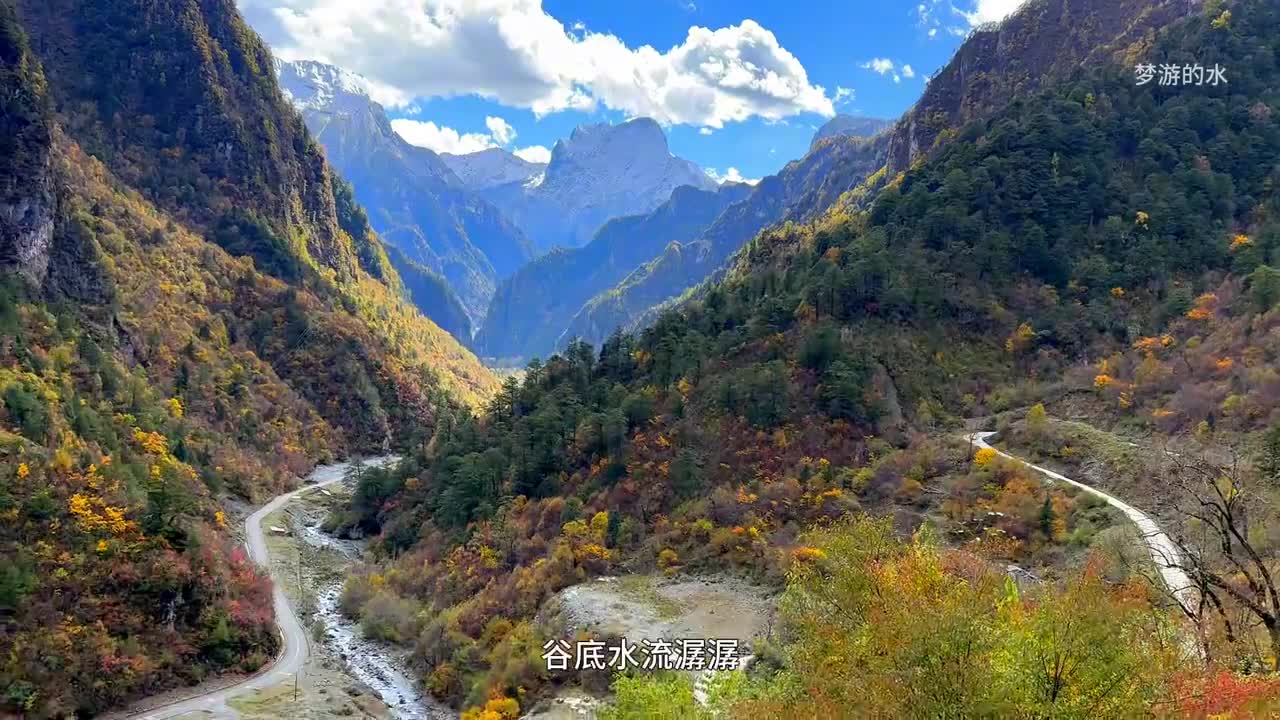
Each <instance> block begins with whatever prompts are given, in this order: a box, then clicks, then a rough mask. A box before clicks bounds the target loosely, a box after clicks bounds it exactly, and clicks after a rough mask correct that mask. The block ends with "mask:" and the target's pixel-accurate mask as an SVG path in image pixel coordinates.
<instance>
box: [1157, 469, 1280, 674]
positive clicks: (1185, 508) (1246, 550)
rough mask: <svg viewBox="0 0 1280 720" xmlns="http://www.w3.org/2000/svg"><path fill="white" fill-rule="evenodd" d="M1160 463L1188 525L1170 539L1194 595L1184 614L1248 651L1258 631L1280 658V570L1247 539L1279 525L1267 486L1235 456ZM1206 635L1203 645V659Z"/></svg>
mask: <svg viewBox="0 0 1280 720" xmlns="http://www.w3.org/2000/svg"><path fill="white" fill-rule="evenodd" d="M1164 457H1165V466H1166V469H1167V473H1168V474H1167V477H1168V481H1169V484H1170V486H1171V487H1172V488H1173V489H1174V490H1175V491H1176V493H1177V497H1176V500H1177V509H1178V512H1179V514H1181V515H1182V517H1183V519H1184V521H1185V522H1184V523H1182V526H1181V527H1180V528H1179V529H1178V530H1177V531H1176V534H1175V537H1174V541H1175V543H1176V544H1177V545H1178V546H1179V549H1180V551H1181V552H1180V555H1181V557H1179V558H1176V559H1174V563H1176V565H1177V567H1179V568H1180V569H1181V570H1182V571H1183V572H1185V573H1186V575H1187V577H1188V578H1189V579H1190V580H1191V582H1192V584H1193V585H1194V586H1195V587H1196V588H1197V589H1198V590H1199V599H1198V604H1199V607H1198V608H1183V610H1184V611H1185V612H1187V613H1188V615H1195V614H1196V613H1197V611H1198V619H1200V620H1204V621H1207V620H1209V619H1210V618H1216V619H1217V621H1218V622H1219V623H1220V624H1221V626H1222V629H1223V632H1224V635H1225V638H1226V640H1227V641H1228V642H1229V643H1231V644H1233V645H1237V644H1238V643H1240V642H1242V641H1243V642H1244V643H1245V644H1249V643H1251V642H1252V640H1253V637H1254V630H1256V629H1257V628H1258V627H1259V626H1260V627H1262V628H1264V629H1265V630H1266V634H1267V642H1268V643H1269V645H1270V652H1271V654H1272V655H1273V656H1276V657H1280V592H1277V586H1276V581H1275V576H1276V573H1277V571H1278V570H1280V568H1278V566H1277V562H1276V559H1275V558H1274V557H1272V556H1271V553H1270V550H1269V548H1266V547H1262V546H1260V544H1259V542H1258V541H1257V540H1256V539H1255V537H1254V536H1253V535H1252V534H1251V532H1250V531H1251V529H1252V528H1254V527H1261V525H1260V524H1262V523H1267V522H1268V521H1274V520H1275V519H1276V518H1275V514H1274V512H1273V510H1274V508H1273V507H1272V503H1271V498H1270V497H1269V493H1268V488H1267V487H1266V483H1265V481H1264V480H1263V478H1261V477H1260V475H1259V474H1258V472H1257V471H1256V469H1255V468H1254V467H1252V466H1251V465H1250V464H1249V463H1248V462H1246V461H1245V459H1244V457H1243V455H1242V453H1241V452H1240V450H1239V449H1238V448H1230V449H1228V450H1227V451H1226V453H1225V454H1224V455H1222V456H1219V457H1213V456H1211V455H1210V453H1208V452H1207V451H1201V452H1199V453H1197V454H1187V453H1181V452H1179V453H1174V452H1168V451H1166V452H1165V453H1164ZM1193 619H1197V618H1195V617H1193ZM1204 630H1205V629H1204V628H1202V632H1201V642H1202V643H1203V644H1204V650H1205V653H1206V657H1208V644H1207V639H1206V637H1207V634H1206V633H1205V632H1204ZM1256 656H1257V653H1255V657H1256Z"/></svg>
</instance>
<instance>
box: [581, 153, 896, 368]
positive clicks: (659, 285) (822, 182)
mask: <svg viewBox="0 0 1280 720" xmlns="http://www.w3.org/2000/svg"><path fill="white" fill-rule="evenodd" d="M885 146H886V140H885V136H883V135H880V136H877V137H875V138H872V139H863V138H855V137H852V136H846V135H837V136H833V137H832V138H831V139H829V140H827V141H825V142H822V143H819V144H818V145H817V146H816V147H815V148H814V149H813V150H811V151H809V153H808V154H806V155H805V156H804V157H803V158H801V159H800V160H793V161H792V162H790V163H787V165H786V167H784V168H783V169H782V171H781V172H779V173H778V174H777V175H770V176H768V177H766V178H764V179H762V180H761V181H760V182H759V183H757V184H756V185H755V186H754V187H753V188H752V189H751V192H750V194H749V195H748V196H747V197H746V198H745V199H743V200H742V201H741V202H738V203H735V204H733V205H730V206H729V207H727V208H726V209H725V210H724V211H723V212H722V213H721V214H720V215H719V216H718V217H717V218H716V219H715V221H714V222H712V223H711V224H710V225H709V226H708V227H707V228H706V229H704V230H703V231H702V232H701V233H699V234H698V235H697V237H695V238H693V239H692V240H690V241H688V242H685V243H676V244H668V245H666V246H665V249H664V250H663V252H662V253H661V254H660V255H657V256H655V257H654V258H653V259H652V260H650V261H648V262H647V263H646V264H644V265H643V266H642V267H640V268H639V269H637V270H636V271H635V272H633V273H631V274H630V275H628V276H627V277H626V278H625V279H624V280H623V281H621V282H620V283H618V284H617V285H615V286H613V287H611V288H609V289H607V290H604V291H602V292H600V293H598V294H596V295H595V296H593V297H592V298H591V299H590V300H589V301H587V302H586V303H584V304H583V305H582V306H581V307H580V308H579V309H578V311H577V312H576V313H575V314H574V316H573V319H572V320H571V321H570V322H569V326H568V328H567V329H566V330H565V331H564V333H563V334H562V336H561V344H560V346H561V347H563V345H564V343H566V342H568V341H569V340H572V339H574V338H579V339H582V340H585V341H587V342H590V343H600V342H602V341H603V340H604V338H606V337H608V336H609V334H610V333H612V332H613V331H614V330H615V329H617V328H624V329H628V330H630V329H635V328H636V326H637V323H638V322H639V321H640V320H641V318H643V317H646V316H647V315H646V313H647V312H648V311H649V310H650V309H651V308H654V307H656V306H659V305H661V304H663V303H665V302H667V301H669V300H672V299H674V298H677V297H679V296H680V295H681V294H682V293H684V292H685V291H686V290H687V289H689V288H692V287H693V286H695V285H697V284H698V283H701V282H702V281H704V280H705V279H706V278H708V277H709V276H710V275H711V274H712V273H713V272H715V271H716V270H717V269H718V268H719V267H720V266H721V265H722V264H723V263H724V262H725V261H726V260H727V259H728V258H729V257H730V256H731V255H732V254H733V253H734V252H736V251H737V250H738V248H739V247H741V246H742V244H743V243H745V242H746V241H747V240H749V239H750V238H752V237H753V236H755V234H756V233H758V232H760V230H762V229H763V228H765V227H768V226H770V225H773V224H775V223H779V222H783V221H784V220H793V221H797V222H806V221H809V220H811V219H813V218H814V217H815V216H816V215H817V214H818V213H821V212H822V211H823V210H825V209H826V208H827V207H829V206H830V205H831V204H832V203H834V202H835V201H836V200H837V199H838V198H839V197H840V196H841V194H842V193H844V192H845V191H847V190H849V189H851V188H853V187H855V186H856V185H857V184H858V183H860V182H862V181H863V180H865V179H866V178H867V177H869V176H871V175H872V174H873V173H874V172H875V171H876V169H877V168H879V167H881V166H882V165H883V164H884V159H885V154H884V153H885ZM650 317H651V316H650Z"/></svg>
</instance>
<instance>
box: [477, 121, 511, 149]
mask: <svg viewBox="0 0 1280 720" xmlns="http://www.w3.org/2000/svg"><path fill="white" fill-rule="evenodd" d="M484 126H485V127H487V128H489V134H490V135H492V136H493V140H494V142H496V143H498V144H499V145H509V144H511V141H512V140H515V139H516V129H515V128H513V127H511V126H510V125H508V124H507V121H506V120H503V119H502V118H500V117H493V116H489V117H486V118H485V119H484Z"/></svg>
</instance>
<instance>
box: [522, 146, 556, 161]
mask: <svg viewBox="0 0 1280 720" xmlns="http://www.w3.org/2000/svg"><path fill="white" fill-rule="evenodd" d="M513 154H514V155H515V156H516V157H518V158H520V159H521V160H527V161H528V162H534V163H543V164H546V163H549V162H551V151H550V150H548V149H547V148H546V146H544V145H530V146H529V147H524V148H520V149H519V150H516V151H515V153H513Z"/></svg>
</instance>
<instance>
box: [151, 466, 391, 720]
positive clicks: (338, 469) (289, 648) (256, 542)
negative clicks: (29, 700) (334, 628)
mask: <svg viewBox="0 0 1280 720" xmlns="http://www.w3.org/2000/svg"><path fill="white" fill-rule="evenodd" d="M397 459H398V458H396V457H394V456H384V457H377V458H370V459H367V460H364V461H362V462H363V463H364V464H366V465H385V464H389V463H392V462H395V461H396V460H397ZM350 466H351V463H337V464H336V465H323V466H321V467H318V468H316V469H315V471H314V472H312V473H311V474H310V475H308V476H307V484H304V485H303V486H302V487H300V488H298V489H297V490H294V491H292V492H287V493H285V494H283V495H277V496H276V497H275V498H274V499H273V500H272V501H271V502H269V503H267V504H266V505H263V506H262V507H261V508H260V509H259V510H258V511H257V512H255V513H253V514H252V515H250V516H249V517H247V518H245V521H244V537H245V545H246V547H247V548H248V550H249V557H250V558H252V559H253V561H254V562H256V563H257V564H258V565H260V566H262V567H263V568H266V569H268V571H269V569H270V564H269V562H268V561H269V559H270V558H269V557H268V555H267V540H266V537H264V536H263V534H262V521H263V519H264V518H266V517H267V516H268V515H270V514H271V513H273V512H275V511H276V510H279V509H280V508H282V507H284V506H285V505H287V504H288V503H289V502H290V501H291V500H293V499H294V498H296V497H298V496H299V495H303V494H305V493H308V492H311V491H312V490H315V489H317V488H321V487H324V486H325V485H331V484H333V483H336V482H338V481H340V480H342V478H343V476H344V475H345V474H346V472H347V469H348V468H350ZM271 595H272V600H273V603H274V605H275V611H276V623H277V624H278V625H279V626H280V634H281V635H282V636H283V638H284V649H283V651H282V652H281V653H280V656H279V657H278V658H276V661H275V662H274V663H272V664H271V665H270V666H269V667H267V668H266V669H265V670H263V671H262V672H259V673H258V674H257V675H254V676H253V677H251V678H248V679H247V680H244V681H243V682H239V683H236V684H235V685H230V686H228V687H224V688H219V689H217V690H211V691H209V692H205V693H199V694H197V695H193V696H191V697H189V698H186V699H185V700H178V701H176V702H173V703H170V704H168V705H162V706H160V707H157V708H152V709H151V710H146V711H142V712H137V713H134V714H133V715H130V716H128V717H129V718H130V720H162V719H163V718H176V717H178V716H180V715H184V714H186V713H206V714H207V713H213V714H218V715H229V714H232V713H230V712H229V711H227V710H226V708H225V705H226V702H227V700H230V699H231V698H234V697H238V696H240V695H244V694H245V693H250V692H253V691H254V690H260V689H262V688H268V687H271V686H273V685H277V684H279V683H281V682H285V681H286V680H292V679H293V677H294V675H295V674H297V673H299V672H301V671H302V669H303V666H304V665H306V662H307V658H308V657H309V646H308V644H307V634H306V630H305V629H304V628H303V627H302V623H301V622H299V620H298V616H297V615H295V614H294V612H293V608H292V607H290V606H289V599H288V598H287V597H285V594H284V590H283V589H282V588H281V587H280V584H279V583H276V582H272V588H271Z"/></svg>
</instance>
